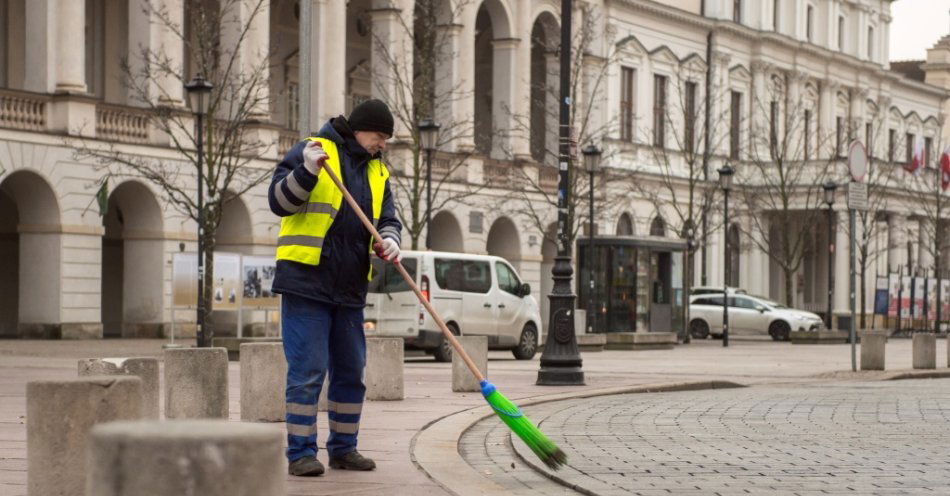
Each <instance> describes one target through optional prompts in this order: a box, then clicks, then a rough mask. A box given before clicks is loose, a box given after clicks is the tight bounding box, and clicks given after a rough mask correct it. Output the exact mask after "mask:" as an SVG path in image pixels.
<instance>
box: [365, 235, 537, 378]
mask: <svg viewBox="0 0 950 496" xmlns="http://www.w3.org/2000/svg"><path fill="white" fill-rule="evenodd" d="M372 258H373V269H374V270H373V272H374V275H373V279H372V281H370V284H369V293H368V294H367V296H366V310H365V320H366V323H367V324H366V335H367V336H382V337H401V338H403V339H405V341H406V346H407V347H408V348H413V349H422V350H425V351H426V352H428V353H429V354H431V355H433V356H435V359H436V360H438V361H440V362H448V361H451V360H452V347H451V345H449V344H448V342H447V341H444V340H443V338H442V332H441V331H439V328H438V326H437V325H436V324H435V321H434V320H433V319H432V317H430V316H429V313H428V312H426V310H425V307H423V306H422V304H421V303H419V301H418V300H417V299H416V296H415V294H414V293H413V292H412V291H411V290H410V289H409V286H408V285H407V284H406V282H405V281H404V280H403V279H402V276H400V275H399V272H398V271H396V268H395V267H394V266H393V265H392V264H389V263H386V262H383V261H382V260H380V259H378V258H376V257H375V256H374V257H372ZM402 265H403V267H405V268H406V271H407V272H409V274H410V275H411V276H412V277H413V279H414V280H415V282H416V284H417V285H418V286H419V288H420V289H421V291H422V293H423V294H424V295H427V296H428V298H429V301H430V302H431V303H432V306H433V307H434V308H435V309H436V311H437V312H438V313H439V316H441V317H442V320H443V321H445V323H446V325H447V326H448V328H449V330H451V331H452V333H453V334H455V335H464V336H487V337H488V348H489V349H502V350H511V352H512V353H513V354H514V356H515V358H517V359H519V360H529V359H531V358H532V357H534V355H535V353H536V352H537V350H538V338H539V336H540V329H541V311H540V309H539V307H538V302H537V300H535V299H534V297H533V296H531V294H530V293H531V287H530V286H529V285H528V284H525V283H522V282H521V279H520V278H519V277H518V273H517V272H515V270H514V269H513V268H512V267H511V265H510V264H509V263H508V262H507V261H505V259H503V258H500V257H495V256H490V255H466V254H464V253H448V252H438V251H404V252H403V258H402Z"/></svg>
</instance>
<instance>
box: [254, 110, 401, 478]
mask: <svg viewBox="0 0 950 496" xmlns="http://www.w3.org/2000/svg"><path fill="white" fill-rule="evenodd" d="M392 134H393V116H392V113H390V111H389V108H388V107H387V106H386V104H385V103H383V102H382V101H379V100H369V101H366V102H363V103H361V104H359V105H358V106H356V108H354V109H353V111H352V112H351V113H350V116H349V118H346V117H343V116H340V117H336V118H333V119H330V120H329V121H328V122H327V123H326V124H324V125H323V128H322V129H320V131H319V132H318V133H317V134H316V136H313V137H311V138H308V139H306V140H304V141H302V142H300V143H298V144H297V145H296V146H294V147H293V148H292V149H291V150H290V151H289V152H287V155H286V156H284V159H283V160H282V161H281V162H280V163H279V164H278V165H277V169H276V170H275V171H274V177H273V178H272V180H271V184H270V192H269V201H270V208H271V211H273V212H274V213H275V214H277V215H279V216H281V217H282V219H281V223H280V234H279V236H278V238H277V273H276V275H275V277H274V283H273V290H274V292H275V293H279V294H281V295H282V303H281V329H282V333H283V341H284V355H285V356H286V357H287V390H286V394H287V459H288V461H289V462H290V465H289V469H288V471H289V472H290V474H291V475H297V476H317V475H321V474H323V472H324V468H323V464H322V463H320V461H319V460H318V459H317V398H319V396H320V389H321V387H322V386H323V381H324V377H325V376H326V374H327V373H329V384H328V386H329V390H328V391H327V400H328V402H327V414H328V417H329V420H330V425H329V427H330V435H329V437H328V438H327V442H326V448H327V452H328V454H329V459H330V467H331V468H334V469H343V470H373V469H374V468H376V463H375V462H373V460H371V459H369V458H367V457H365V456H363V455H361V454H360V453H359V451H357V449H356V440H357V435H358V434H359V425H360V413H361V412H362V409H363V396H364V393H365V391H366V388H365V386H364V385H363V367H364V366H365V364H366V340H365V337H364V335H363V306H364V305H365V304H366V288H367V283H368V281H369V279H370V277H371V276H372V274H371V268H370V253H371V252H372V251H375V252H376V254H377V255H378V256H379V257H380V258H383V259H385V260H388V261H398V260H400V258H401V254H400V251H399V242H400V232H401V231H402V224H401V223H400V222H399V220H398V219H396V215H395V208H394V206H393V199H392V192H391V190H390V187H389V171H388V170H387V168H386V166H385V165H383V163H382V161H381V160H380V153H381V152H382V151H383V150H384V149H385V148H386V140H387V139H389V138H390V137H392ZM324 168H329V169H330V170H332V171H333V172H334V173H335V174H336V176H337V177H339V178H341V179H342V180H343V183H344V186H345V187H346V188H347V190H349V192H350V193H351V194H352V195H353V197H354V198H355V199H356V202H357V203H358V204H359V206H360V208H361V209H362V210H363V213H364V214H365V215H366V216H367V217H369V218H370V219H372V220H373V222H374V224H376V226H377V229H378V230H379V233H380V235H381V236H382V238H383V243H381V244H380V243H373V242H372V237H371V236H370V233H369V232H368V231H367V230H366V228H365V227H364V226H363V225H362V224H361V223H360V220H359V218H358V217H357V215H356V213H355V212H354V211H353V209H351V208H350V206H349V205H348V204H347V203H346V202H344V201H343V195H342V193H341V192H340V190H339V188H338V187H337V186H336V185H335V184H334V183H333V181H332V180H331V179H330V178H329V177H328V175H327V172H326V171H325V170H323V169H324Z"/></svg>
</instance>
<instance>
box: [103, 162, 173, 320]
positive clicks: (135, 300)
mask: <svg viewBox="0 0 950 496" xmlns="http://www.w3.org/2000/svg"><path fill="white" fill-rule="evenodd" d="M103 226H104V228H105V233H104V234H103V236H102V305H101V311H102V333H103V336H105V337H139V338H143V337H151V338H154V337H161V335H162V333H161V321H162V309H163V307H164V305H163V291H162V284H160V283H158V281H162V280H163V279H164V275H163V270H164V254H163V243H164V241H163V240H164V235H163V221H162V209H161V206H160V205H159V203H158V200H157V199H156V198H155V195H154V194H152V191H151V190H150V189H148V187H146V186H145V185H143V184H142V183H139V182H136V181H127V182H124V183H122V184H120V185H119V187H117V188H116V189H115V190H113V191H112V194H110V195H109V205H108V210H107V211H106V215H105V216H104V218H103Z"/></svg>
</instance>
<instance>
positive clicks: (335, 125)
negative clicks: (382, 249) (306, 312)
mask: <svg viewBox="0 0 950 496" xmlns="http://www.w3.org/2000/svg"><path fill="white" fill-rule="evenodd" d="M316 136H317V137H320V138H327V139H329V140H331V141H333V142H334V143H336V145H337V148H338V150H339V153H340V171H341V172H342V175H343V184H344V185H346V189H347V190H349V192H350V194H352V195H353V198H354V199H355V200H356V202H357V203H358V204H359V205H360V207H361V208H362V209H363V213H364V214H366V216H367V217H369V218H372V216H373V199H372V193H371V192H370V187H369V180H368V179H367V177H366V170H367V163H368V162H369V160H370V159H372V158H373V157H371V156H370V154H369V152H367V151H366V150H365V149H364V148H363V147H362V146H360V144H359V143H358V142H357V141H356V137H355V136H354V135H353V132H352V131H351V130H350V126H349V124H348V123H347V122H346V118H344V117H342V116H340V117H336V118H334V119H330V120H329V121H328V122H327V123H326V124H324V125H323V128H321V129H320V132H318V133H317V134H316ZM306 143H307V141H301V142H300V143H297V144H296V145H294V147H293V148H291V149H290V151H288V152H287V154H286V155H285V156H284V159H283V160H282V161H281V162H280V163H279V164H277V169H276V170H275V171H274V176H273V178H271V184H270V190H269V193H268V198H269V202H270V209H271V211H272V212H274V213H275V214H277V215H279V216H281V217H286V216H288V215H293V214H294V213H295V212H296V210H295V208H296V207H299V206H301V205H303V204H304V203H305V202H306V201H307V197H308V196H309V193H310V191H312V190H313V188H314V187H315V186H316V184H317V177H316V176H314V175H313V174H311V173H310V171H308V170H307V168H306V167H304V164H303V148H304V146H305V145H306ZM376 158H379V157H378V156H377V157H376ZM291 174H292V175H293V177H292V178H291V177H289V176H290V175H291ZM278 189H279V190H280V191H279V192H278V191H277V190H278ZM302 190H306V195H305V196H304V197H302V198H301V196H302V195H303V193H304V192H303V191H302ZM377 229H378V230H379V233H380V235H382V236H383V237H390V238H393V239H394V240H395V241H396V242H397V243H399V242H400V233H401V231H402V224H401V223H400V222H399V219H397V218H396V209H395V207H394V205H393V198H392V193H391V189H390V186H389V180H387V181H386V189H385V191H384V193H383V208H382V211H381V212H380V216H379V223H378V225H377ZM370 238H371V235H370V234H369V231H367V230H366V228H365V227H364V226H363V224H362V223H361V222H360V219H359V217H357V216H356V213H355V212H353V210H352V209H351V208H350V205H349V204H348V203H347V202H346V200H344V201H343V204H342V205H341V206H340V211H339V212H338V213H337V215H336V217H335V218H334V220H333V224H331V225H330V230H329V231H328V232H327V235H326V238H325V239H324V242H323V248H322V252H321V254H320V265H307V264H302V263H299V262H294V261H290V260H278V261H277V274H276V275H275V276H274V284H273V291H274V292H275V293H279V294H295V295H298V296H303V297H306V298H310V299H313V300H317V301H319V302H321V303H328V304H333V305H341V306H346V307H363V306H364V305H365V304H366V286H367V282H368V281H367V279H366V274H367V273H369V264H370V260H369V245H370Z"/></svg>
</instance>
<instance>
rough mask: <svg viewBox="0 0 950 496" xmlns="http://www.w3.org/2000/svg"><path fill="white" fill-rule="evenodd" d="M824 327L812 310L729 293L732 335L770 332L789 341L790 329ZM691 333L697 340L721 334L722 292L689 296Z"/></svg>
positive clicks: (730, 329)
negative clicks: (796, 308) (798, 308)
mask: <svg viewBox="0 0 950 496" xmlns="http://www.w3.org/2000/svg"><path fill="white" fill-rule="evenodd" d="M823 327H824V323H823V322H822V320H821V317H819V316H817V315H815V314H813V313H811V312H805V311H803V310H795V309H793V308H788V307H786V306H785V305H782V304H781V303H777V302H774V301H771V300H766V299H764V298H759V297H756V296H750V295H745V294H738V293H736V294H730V296H729V333H730V335H738V334H760V335H761V334H766V333H768V335H769V336H772V339H774V340H776V341H788V339H789V335H790V333H791V331H814V330H819V329H822V328H823ZM689 332H690V335H691V336H692V337H693V338H695V339H706V337H707V336H709V335H712V336H713V337H719V336H721V335H722V293H720V294H718V295H716V294H704V295H695V296H692V297H691V298H690V300H689Z"/></svg>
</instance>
